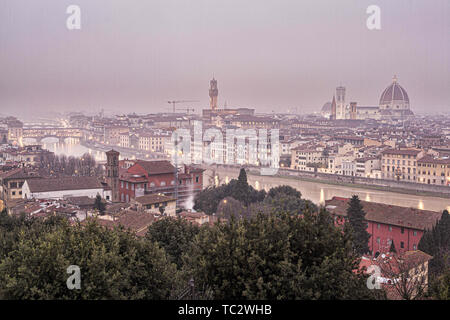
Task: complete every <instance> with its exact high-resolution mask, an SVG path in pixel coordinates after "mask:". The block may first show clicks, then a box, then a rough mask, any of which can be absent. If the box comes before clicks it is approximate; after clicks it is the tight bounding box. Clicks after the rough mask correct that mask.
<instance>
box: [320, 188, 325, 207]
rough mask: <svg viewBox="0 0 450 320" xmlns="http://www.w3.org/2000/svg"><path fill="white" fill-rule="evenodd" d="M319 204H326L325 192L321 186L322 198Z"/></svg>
mask: <svg viewBox="0 0 450 320" xmlns="http://www.w3.org/2000/svg"><path fill="white" fill-rule="evenodd" d="M319 204H320V205H324V204H325V193H324V192H323V189H322V188H320V199H319Z"/></svg>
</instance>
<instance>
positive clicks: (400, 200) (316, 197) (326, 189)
mask: <svg viewBox="0 0 450 320" xmlns="http://www.w3.org/2000/svg"><path fill="white" fill-rule="evenodd" d="M215 175H217V176H218V178H216V179H213V178H212V176H214V174H213V171H211V170H206V171H205V176H204V181H205V182H204V184H205V186H207V185H210V184H212V183H214V181H215V182H216V183H217V181H218V180H219V181H220V183H227V182H228V181H230V180H231V179H237V177H238V176H239V170H238V169H228V168H227V169H216V171H215ZM247 179H248V183H249V184H251V185H252V186H253V187H254V188H255V189H257V190H261V189H264V190H266V191H268V190H269V189H270V188H272V187H276V186H279V185H289V186H291V187H294V188H296V189H297V190H298V191H300V192H301V193H302V197H303V198H305V199H309V200H311V201H313V202H314V203H316V204H319V205H320V204H323V203H324V202H325V200H328V199H331V198H332V197H334V196H337V197H345V198H350V197H352V196H353V195H358V196H359V198H360V199H361V200H365V201H372V202H379V203H386V204H391V205H397V206H402V207H412V208H417V209H421V210H431V211H439V212H441V211H443V210H444V209H447V210H449V211H450V199H446V198H439V197H428V196H426V197H425V196H423V197H422V196H419V195H410V194H402V193H396V192H391V191H389V192H388V191H386V192H385V191H381V190H371V189H361V188H352V187H346V186H336V185H331V184H325V183H320V182H317V183H316V182H309V181H302V180H299V179H295V178H294V177H289V178H284V177H276V176H259V175H252V174H248V175H247Z"/></svg>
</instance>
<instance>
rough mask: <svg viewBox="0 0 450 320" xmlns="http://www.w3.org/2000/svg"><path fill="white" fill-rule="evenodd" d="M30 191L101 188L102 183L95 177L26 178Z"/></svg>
mask: <svg viewBox="0 0 450 320" xmlns="http://www.w3.org/2000/svg"><path fill="white" fill-rule="evenodd" d="M27 183H28V186H29V188H30V191H31V192H33V193H35V192H50V191H62V190H84V189H101V188H102V184H101V182H100V181H99V180H98V179H97V178H96V177H65V178H58V179H54V178H52V179H30V180H27Z"/></svg>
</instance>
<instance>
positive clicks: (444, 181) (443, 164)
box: [417, 155, 450, 186]
mask: <svg viewBox="0 0 450 320" xmlns="http://www.w3.org/2000/svg"><path fill="white" fill-rule="evenodd" d="M417 175H418V180H417V182H420V183H426V184H434V185H441V186H442V185H446V186H448V185H450V158H448V157H445V158H435V157H433V156H431V155H425V156H423V157H422V158H420V159H419V160H417Z"/></svg>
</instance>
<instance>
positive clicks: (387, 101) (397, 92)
mask: <svg viewBox="0 0 450 320" xmlns="http://www.w3.org/2000/svg"><path fill="white" fill-rule="evenodd" d="M380 108H382V109H394V110H395V109H409V97H408V93H407V92H406V90H405V89H404V88H403V87H402V86H400V85H399V84H398V82H397V77H395V76H394V79H393V81H392V83H391V85H389V86H388V87H387V88H386V89H385V90H384V91H383V93H382V94H381V97H380Z"/></svg>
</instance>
